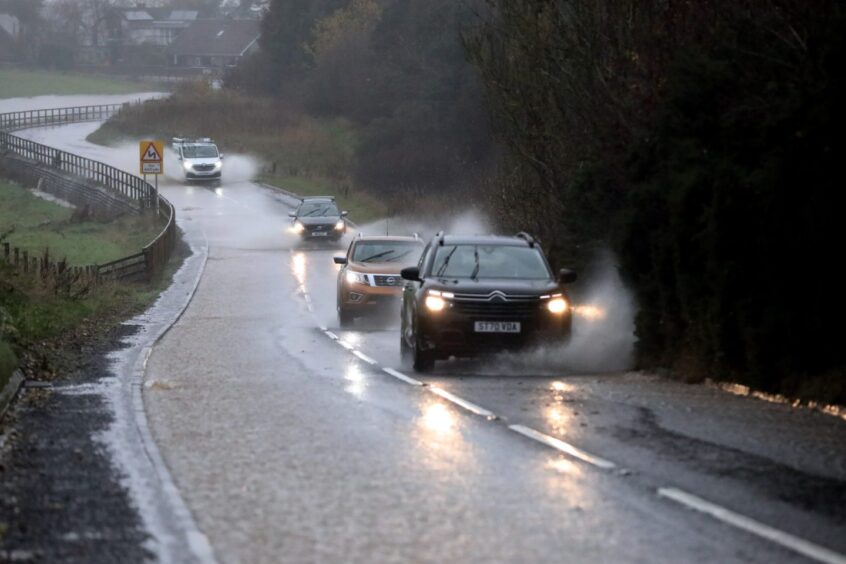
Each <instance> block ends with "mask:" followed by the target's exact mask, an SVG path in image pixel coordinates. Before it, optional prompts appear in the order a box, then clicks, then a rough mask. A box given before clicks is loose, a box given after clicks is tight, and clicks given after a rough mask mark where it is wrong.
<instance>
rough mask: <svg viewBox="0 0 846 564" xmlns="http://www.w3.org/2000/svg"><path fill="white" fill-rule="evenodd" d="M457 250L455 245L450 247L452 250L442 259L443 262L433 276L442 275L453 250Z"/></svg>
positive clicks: (453, 252)
mask: <svg viewBox="0 0 846 564" xmlns="http://www.w3.org/2000/svg"><path fill="white" fill-rule="evenodd" d="M457 250H458V246H455V247H453V248H452V250H451V251H450V252H449V253H448V254H447V256H446V258H445V259H444V263H443V264H442V265H441V267H440V268H439V269H438V272H437V273H436V274H435V276H438V277H440V276H443V274H444V272H446V269H447V265H448V264H449V259H451V258H452V255H454V254H455V251H457Z"/></svg>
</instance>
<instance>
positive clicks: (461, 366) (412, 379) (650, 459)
mask: <svg viewBox="0 0 846 564" xmlns="http://www.w3.org/2000/svg"><path fill="white" fill-rule="evenodd" d="M64 105H67V104H64ZM96 127H97V125H96V124H79V125H71V126H65V127H61V128H41V129H34V130H28V131H25V132H22V133H19V134H20V135H23V136H26V137H29V138H32V139H34V140H37V141H39V142H42V143H45V144H48V145H51V146H53V147H57V148H61V149H64V150H68V151H72V152H75V153H77V154H81V155H84V156H87V157H91V158H95V159H98V160H102V161H104V162H107V163H109V164H112V165H114V166H120V167H123V168H125V169H126V170H128V171H130V172H133V173H134V172H135V171H136V169H137V162H136V160H135V159H137V147H134V146H131V145H127V146H126V147H123V148H117V149H112V148H104V147H99V146H94V145H91V144H89V143H87V142H86V141H84V139H85V137H86V136H87V135H88V134H90V133H91V132H92V131H94V130H95V129H96ZM233 157H235V156H233V155H227V161H226V162H227V165H226V166H227V167H228V165H229V163H230V162H240V163H241V164H240V165H239V166H236V167H233V168H235V169H236V170H238V171H239V172H240V171H249V161H248V160H244V161H237V160H234V161H233ZM236 159H237V157H236ZM160 189H161V190H162V192H163V194H164V195H165V196H166V197H167V198H168V199H169V200H170V201H171V202H173V204H174V206H175V207H176V210H177V220H178V224H179V226H180V227H181V228H182V229H183V230H184V232H185V233H186V237H187V238H188V239H189V240H191V241H193V242H195V243H197V244H199V242H200V241H202V242H203V243H202V244H203V245H204V246H205V245H207V253H208V260H207V262H206V264H205V268H204V270H203V273H202V278H201V279H200V282H199V286H198V287H197V289H196V293H195V294H194V295H193V297H192V298H191V301H190V305H189V306H188V307H187V309H186V310H185V312H184V314H183V315H182V316H181V318H180V319H179V321H178V322H177V323H176V324H175V325H174V326H173V327H172V328H171V329H170V330H169V331H168V332H167V333H166V334H165V335H164V337H163V338H162V339H161V340H160V341H159V342H158V343H157V344H156V346H155V347H154V348H153V350H152V353H151V355H150V357H149V360H148V361H147V364H146V371H145V372H144V379H145V382H146V387H145V389H144V393H143V400H144V408H145V410H146V414H147V417H148V419H149V425H150V429H151V432H152V436H153V438H154V439H155V442H156V444H157V445H158V448H159V449H160V450H161V454H162V457H163V460H164V463H165V464H166V466H167V468H168V469H169V471H170V473H171V475H172V477H173V482H174V484H175V485H176V487H177V488H178V490H179V493H180V494H181V496H182V497H183V498H184V500H185V503H186V504H187V507H188V508H189V509H190V511H191V513H192V515H193V518H194V520H195V521H196V524H197V526H198V527H199V529H200V530H201V531H202V532H203V533H205V535H206V536H207V537H208V539H209V541H210V543H211V546H212V548H213V550H214V553H215V555H216V557H217V559H218V560H219V561H221V562H278V561H292V562H301V561H321V562H325V561H328V562H373V561H378V562H382V561H388V562H393V561H397V562H399V561H419V562H443V561H461V562H561V561H642V562H679V561H720V562H732V561H744V562H745V561H753V562H772V561H797V562H800V561H806V559H808V558H810V559H811V560H816V561H823V562H843V561H844V560H843V556H842V554H843V553H846V535H844V534H843V531H844V530H846V504H844V503H843V501H844V500H846V421H843V420H842V419H838V418H835V417H831V416H826V415H822V414H820V413H817V412H812V411H808V410H802V409H794V408H792V407H790V406H788V405H782V404H776V403H767V402H762V401H758V400H755V399H751V398H744V397H737V396H733V395H730V394H727V393H725V392H722V391H720V390H717V389H715V388H710V387H707V386H688V385H683V384H679V383H673V382H667V381H665V380H663V379H660V378H658V377H655V376H652V375H648V374H639V373H591V371H585V370H579V371H574V370H572V369H570V370H567V369H564V368H561V367H559V366H556V364H555V363H554V362H552V363H550V362H548V361H545V360H543V359H541V361H538V360H537V359H532V358H526V357H504V358H499V357H498V358H494V359H487V360H480V361H476V362H469V361H450V362H444V363H439V364H438V365H437V367H436V370H435V371H434V372H432V373H430V374H427V375H425V376H420V375H417V374H414V373H412V372H410V371H409V370H407V369H406V368H404V367H403V366H402V364H401V362H400V358H399V335H398V331H397V326H396V324H391V323H389V324H388V325H387V326H382V325H380V324H377V323H368V322H367V321H359V322H357V323H356V324H355V325H354V326H353V327H352V328H349V329H343V330H342V329H340V328H339V326H338V322H337V319H336V314H335V277H336V274H337V268H338V267H337V266H336V265H334V264H333V262H332V256H333V255H334V254H341V253H342V252H343V250H344V249H345V245H346V243H348V241H345V242H342V243H341V244H339V245H338V246H337V247H329V248H325V247H316V246H303V245H300V244H299V243H298V241H296V240H295V239H294V238H293V237H292V236H291V235H290V234H289V233H288V232H287V227H288V226H289V220H288V218H287V212H288V211H289V209H290V202H289V200H288V199H287V198H286V197H285V196H284V195H282V194H280V193H278V192H274V191H272V190H269V189H266V188H263V187H261V186H258V185H256V184H254V183H252V182H250V181H249V174H243V175H241V174H239V173H236V174H234V175H229V174H228V168H224V172H223V180H222V183H221V184H220V185H219V186H202V185H190V186H189V185H185V184H184V183H183V182H181V181H179V180H178V176H177V175H176V174H171V175H170V176H168V177H166V178H165V179H163V180H162V181H160ZM352 219H353V220H354V219H355V218H352ZM584 328H586V326H585V325H583V329H584ZM577 329H578V328H577Z"/></svg>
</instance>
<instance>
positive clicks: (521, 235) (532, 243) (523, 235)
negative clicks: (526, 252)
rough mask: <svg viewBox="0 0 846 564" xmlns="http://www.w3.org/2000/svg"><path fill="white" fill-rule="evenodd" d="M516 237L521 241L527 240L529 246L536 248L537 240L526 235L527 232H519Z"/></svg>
mask: <svg viewBox="0 0 846 564" xmlns="http://www.w3.org/2000/svg"><path fill="white" fill-rule="evenodd" d="M515 237H519V238H520V239H523V240H525V241H526V242H527V243H528V244H529V247H532V248H534V246H535V238H534V237H532V236H531V235H529V234H528V233H526V232H525V231H521V232H519V233H518V234H517V235H515Z"/></svg>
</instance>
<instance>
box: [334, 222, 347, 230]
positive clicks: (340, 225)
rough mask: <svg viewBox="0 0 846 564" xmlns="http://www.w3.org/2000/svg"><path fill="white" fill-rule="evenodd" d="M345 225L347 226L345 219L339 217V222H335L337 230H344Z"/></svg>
mask: <svg viewBox="0 0 846 564" xmlns="http://www.w3.org/2000/svg"><path fill="white" fill-rule="evenodd" d="M344 227H345V225H344V220H343V219H339V220H338V223H336V224H335V230H336V231H343V230H344Z"/></svg>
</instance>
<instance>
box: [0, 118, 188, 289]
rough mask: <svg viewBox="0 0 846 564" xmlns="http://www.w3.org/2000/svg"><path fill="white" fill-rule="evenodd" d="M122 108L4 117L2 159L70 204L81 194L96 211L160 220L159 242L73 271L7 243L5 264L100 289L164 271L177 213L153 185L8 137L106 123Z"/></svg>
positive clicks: (0, 126)
mask: <svg viewBox="0 0 846 564" xmlns="http://www.w3.org/2000/svg"><path fill="white" fill-rule="evenodd" d="M122 107H123V106H122V105H119V104H104V105H100V106H80V107H73V108H53V109H47V110H30V111H23V112H10V113H6V114H0V159H3V160H12V161H14V165H13V166H15V167H17V168H19V169H23V170H25V171H26V173H27V175H28V176H29V177H30V178H31V179H35V178H37V179H39V180H40V181H42V182H43V183H44V185H45V187H47V188H51V187H52V188H53V191H54V192H55V193H57V194H58V195H60V196H65V199H71V198H67V197H66V196H67V195H68V193H77V194H78V195H79V197H80V198H82V199H83V200H84V201H86V202H87V203H89V204H91V205H93V206H100V207H104V208H108V207H115V206H127V205H129V209H130V210H131V211H134V212H136V213H155V214H157V219H158V220H159V222H160V224H161V225H162V230H161V231H160V232H159V234H158V235H157V236H156V238H155V239H153V241H151V242H150V244H149V245H147V246H146V247H144V248H143V249H141V251H140V252H139V253H135V254H133V255H130V256H128V257H123V258H121V259H118V260H115V261H112V262H110V263H107V264H101V265H88V266H79V267H71V266H68V265H67V264H66V263H65V261H52V260H50V259H49V257H48V256H47V255H46V253H45V256H44V257H30V256H29V255H28V254H27V252H26V251H21V250H20V249H17V248H14V249H13V248H11V247H10V246H9V245H8V243H4V253H3V258H4V259H5V261H6V262H7V263H9V264H11V265H13V266H14V267H15V268H17V270H18V271H19V272H23V273H25V274H32V275H33V276H36V275H37V276H41V277H42V278H45V277H49V276H52V277H54V278H55V279H57V280H66V279H71V280H83V281H85V282H86V283H95V284H96V283H99V282H102V281H104V280H139V279H150V278H151V277H152V276H153V275H154V274H156V273H158V272H160V271H161V270H162V269H163V268H164V265H165V264H166V263H167V261H168V259H169V258H170V255H171V253H172V252H173V248H174V246H175V243H176V211H175V209H174V207H173V205H172V204H171V203H170V202H169V201H168V200H167V199H166V198H164V197H163V196H161V195H160V194H158V193H157V191H156V189H155V188H154V187H153V186H152V185H151V184H149V183H148V182H146V181H145V180H144V179H143V178H140V177H138V176H135V175H133V174H129V173H128V172H125V171H123V170H120V169H118V168H115V167H113V166H110V165H107V164H105V163H101V162H99V161H95V160H92V159H88V158H85V157H81V156H79V155H75V154H73V153H68V152H66V151H60V150H59V149H55V148H53V147H48V146H47V145H42V144H40V143H36V142H34V141H30V140H28V139H24V138H22V137H18V136H16V135H12V134H11V133H9V131H13V130H18V129H26V128H29V127H42V126H50V125H60V124H69V123H78V122H85V121H97V120H102V119H106V118H107V117H109V116H111V115H114V114H115V113H118V112H119V111H120V110H121V108H122ZM156 200H158V205H156ZM39 261H40V262H39Z"/></svg>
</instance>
